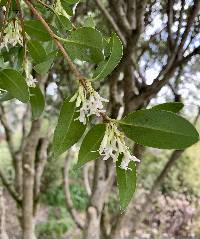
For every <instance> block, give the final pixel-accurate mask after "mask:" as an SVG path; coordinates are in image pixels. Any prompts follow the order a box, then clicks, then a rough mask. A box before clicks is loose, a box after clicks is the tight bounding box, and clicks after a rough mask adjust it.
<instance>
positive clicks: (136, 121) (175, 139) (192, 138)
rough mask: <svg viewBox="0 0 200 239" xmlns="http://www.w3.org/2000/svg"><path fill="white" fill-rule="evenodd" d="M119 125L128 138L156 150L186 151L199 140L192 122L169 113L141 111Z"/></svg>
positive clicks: (130, 115) (151, 110)
mask: <svg viewBox="0 0 200 239" xmlns="http://www.w3.org/2000/svg"><path fill="white" fill-rule="evenodd" d="M119 123H120V126H121V128H122V130H123V131H124V133H125V134H126V136H127V137H128V138H130V139H132V140H134V141H135V142H136V143H138V144H142V145H145V146H150V147H154V148H161V149H184V148H187V147H189V146H190V145H192V144H194V143H196V142H197V141H198V139H199V135H198V132H197V131H196V129H195V128H194V126H193V125H192V124H191V123H190V122H188V121H187V120H186V119H184V118H182V117H181V116H179V115H176V114H174V113H172V112H169V111H164V110H154V109H150V110H140V111H137V112H134V113H131V114H129V115H128V116H126V117H125V118H124V119H123V120H122V121H120V122H119Z"/></svg>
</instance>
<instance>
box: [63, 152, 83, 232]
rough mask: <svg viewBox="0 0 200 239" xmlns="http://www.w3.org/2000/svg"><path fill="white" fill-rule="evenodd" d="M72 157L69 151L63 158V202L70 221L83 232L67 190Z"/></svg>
mask: <svg viewBox="0 0 200 239" xmlns="http://www.w3.org/2000/svg"><path fill="white" fill-rule="evenodd" d="M73 157H74V156H73V154H72V150H69V151H68V153H67V156H66V158H65V162H64V170H63V181H64V193H65V201H66V206H67V209H68V211H69V213H70V215H71V217H72V219H73V220H74V222H75V223H76V225H77V227H78V228H80V229H81V230H83V228H84V222H83V221H81V219H80V217H79V215H78V214H77V212H76V210H75V208H74V206H73V202H72V199H71V194H70V190H69V168H70V163H71V161H72V160H73Z"/></svg>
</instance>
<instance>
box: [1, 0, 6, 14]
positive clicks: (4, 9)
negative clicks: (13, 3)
mask: <svg viewBox="0 0 200 239" xmlns="http://www.w3.org/2000/svg"><path fill="white" fill-rule="evenodd" d="M0 2H1V1H0ZM2 10H3V11H4V12H6V6H3V7H2Z"/></svg>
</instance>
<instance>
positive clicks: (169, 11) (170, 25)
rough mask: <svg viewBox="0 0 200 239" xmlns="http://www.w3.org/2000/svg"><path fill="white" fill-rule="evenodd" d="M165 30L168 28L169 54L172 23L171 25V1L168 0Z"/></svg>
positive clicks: (171, 44) (171, 40) (171, 42)
mask: <svg viewBox="0 0 200 239" xmlns="http://www.w3.org/2000/svg"><path fill="white" fill-rule="evenodd" d="M167 16H168V21H167V30H168V51H169V54H171V51H172V49H173V34H172V25H173V18H174V16H173V1H172V0H168V4H167Z"/></svg>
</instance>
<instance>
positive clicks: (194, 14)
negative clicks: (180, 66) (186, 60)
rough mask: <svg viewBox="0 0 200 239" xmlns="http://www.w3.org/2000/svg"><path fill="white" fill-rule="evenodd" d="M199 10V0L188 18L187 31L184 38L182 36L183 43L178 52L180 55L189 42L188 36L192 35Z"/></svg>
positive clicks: (196, 0)
mask: <svg viewBox="0 0 200 239" xmlns="http://www.w3.org/2000/svg"><path fill="white" fill-rule="evenodd" d="M199 9H200V1H199V0H195V2H194V5H193V7H192V9H191V11H190V14H189V16H188V21H187V26H186V28H185V31H184V33H183V36H182V40H181V43H180V45H179V47H178V50H177V54H178V55H179V54H180V53H181V52H182V49H183V47H184V45H185V42H186V40H187V37H188V34H189V33H190V31H191V27H192V24H193V22H194V20H195V17H196V16H197V14H198V12H199Z"/></svg>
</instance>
